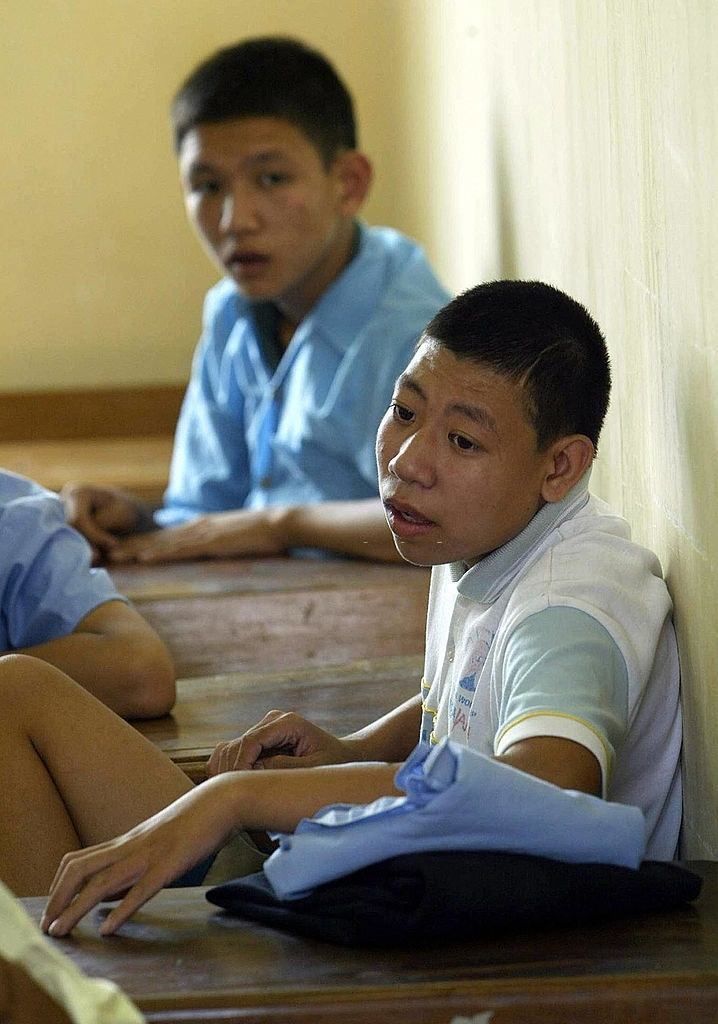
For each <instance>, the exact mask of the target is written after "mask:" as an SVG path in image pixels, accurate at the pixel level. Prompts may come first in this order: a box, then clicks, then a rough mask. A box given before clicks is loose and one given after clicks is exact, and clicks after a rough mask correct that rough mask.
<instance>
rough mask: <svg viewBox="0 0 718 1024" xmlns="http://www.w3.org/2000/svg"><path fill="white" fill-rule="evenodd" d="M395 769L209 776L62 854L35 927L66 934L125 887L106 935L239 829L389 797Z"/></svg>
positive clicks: (278, 827) (287, 823)
mask: <svg viewBox="0 0 718 1024" xmlns="http://www.w3.org/2000/svg"><path fill="white" fill-rule="evenodd" d="M396 768H397V766H396V765H383V764H382V765H373V764H372V765H355V764H351V765H337V766H332V767H328V768H308V769H299V770H296V771H288V772H280V773H277V772H228V773H226V774H224V775H220V776H218V777H217V778H215V779H210V780H209V781H208V782H205V783H203V784H202V785H201V786H198V787H197V788H196V789H194V790H192V791H191V792H190V793H186V794H185V795H184V796H183V797H180V798H179V800H175V802H174V803H172V804H170V805H169V807H166V808H165V809H164V810H162V811H160V812H159V813H158V814H155V815H154V816H153V817H152V818H149V819H148V820H147V821H145V822H142V824H140V825H138V826H137V827H136V828H134V829H132V830H131V831H130V832H127V833H125V835H124V836H120V837H118V838H117V839H113V840H110V841H109V842H107V843H102V844H101V845H99V846H95V847H92V848H91V849H89V850H79V851H76V852H74V853H70V854H67V855H66V856H65V857H64V858H63V860H62V862H61V864H60V867H59V869H58V872H57V874H56V876H55V879H54V881H53V883H52V887H51V889H50V897H49V900H48V904H47V908H46V910H45V915H44V917H43V920H42V922H41V926H42V928H43V929H44V930H45V931H49V932H50V934H51V935H55V936H60V935H66V934H67V933H68V932H69V931H71V930H72V928H74V926H75V924H77V922H78V921H79V920H80V918H81V917H83V916H84V915H85V914H86V913H87V912H88V910H90V909H91V908H92V907H94V906H95V905H96V904H97V903H99V902H100V901H101V900H103V899H107V898H110V897H112V896H114V895H116V894H117V893H120V892H123V891H125V890H129V891H128V892H127V895H126V896H125V897H124V898H123V900H122V902H121V903H120V904H119V906H117V907H116V908H114V909H113V910H112V912H111V913H110V914H109V916H108V917H107V919H106V920H105V922H104V923H103V925H102V927H101V929H100V930H101V933H102V934H103V935H110V934H112V933H113V932H114V931H116V930H117V928H119V926H120V925H121V924H122V923H123V922H124V921H126V920H127V918H128V917H130V915H131V914H133V913H134V912H135V911H136V910H137V909H138V908H139V907H140V906H142V904H143V903H145V902H146V901H147V900H148V899H150V897H152V896H153V895H154V894H155V893H156V892H158V891H159V890H160V889H161V888H162V887H163V886H165V885H166V884H167V883H168V882H170V881H171V880H172V879H174V878H176V877H177V876H178V875H180V874H181V873H182V872H183V871H184V870H186V868H187V865H188V864H193V863H197V862H198V861H200V860H201V859H202V858H203V857H205V856H207V855H208V854H209V853H210V852H211V851H212V850H215V849H217V848H218V847H219V846H221V845H222V844H223V843H225V842H226V841H227V840H228V839H229V838H230V837H231V836H232V835H233V834H234V833H235V832H237V831H238V830H239V829H240V828H244V829H247V830H249V831H261V830H270V831H292V830H293V829H295V828H296V826H297V824H298V822H299V821H300V820H301V818H304V817H309V816H311V815H313V814H315V813H316V812H317V811H318V810H319V809H320V808H321V807H324V806H325V805H326V804H331V803H337V802H339V801H349V802H351V803H367V802H369V801H372V800H375V799H377V798H378V797H380V796H385V795H388V794H397V793H398V790H396V789H395V787H394V781H393V779H394V774H395V772H396Z"/></svg>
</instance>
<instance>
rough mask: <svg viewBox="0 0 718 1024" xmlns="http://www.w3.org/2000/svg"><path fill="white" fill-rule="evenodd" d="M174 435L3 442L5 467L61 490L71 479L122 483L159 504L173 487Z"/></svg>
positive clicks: (0, 461) (0, 451)
mask: <svg viewBox="0 0 718 1024" xmlns="http://www.w3.org/2000/svg"><path fill="white" fill-rule="evenodd" d="M171 454H172V438H171V437H170V436H169V435H159V436H150V437H122V438H90V439H86V440H75V441H10V442H5V443H3V444H0V466H2V467H3V468H4V469H8V470H10V471H11V472H13V473H21V474H22V475H23V476H28V477H30V478H31V479H32V480H36V481H37V482H38V483H39V484H42V485H43V487H48V488H49V489H50V490H52V491H59V490H60V488H61V487H62V486H63V484H66V483H68V482H69V481H73V480H75V481H82V482H86V483H93V484H98V485H99V486H101V487H102V486H106V487H121V488H123V489H124V490H128V491H131V492H132V493H133V494H135V495H137V496H138V497H140V498H144V500H145V501H149V502H150V503H152V504H159V503H160V502H161V500H162V494H163V492H164V489H165V487H166V486H167V477H168V473H169V464H170V456H171Z"/></svg>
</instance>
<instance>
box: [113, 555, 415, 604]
mask: <svg viewBox="0 0 718 1024" xmlns="http://www.w3.org/2000/svg"><path fill="white" fill-rule="evenodd" d="M109 571H110V575H111V576H112V579H113V581H114V583H115V586H116V587H117V589H118V590H119V591H120V592H121V593H123V594H126V595H127V597H129V598H130V599H131V600H132V601H134V602H135V603H136V604H138V605H140V604H142V603H143V602H146V601H160V600H169V599H172V598H186V597H205V596H210V595H212V594H215V595H219V594H240V593H258V592H263V593H269V592H272V591H276V590H310V589H311V590H329V589H331V590H337V589H350V588H354V587H358V586H366V587H372V586H376V587H385V586H387V585H404V586H406V587H407V588H410V589H413V588H419V589H421V590H426V589H427V588H428V580H429V570H428V569H417V568H416V567H415V566H410V565H402V564H391V565H381V564H377V563H375V562H363V561H360V560H359V559H350V558H290V557H280V558H212V559H204V560H195V561H188V562H170V563H166V564H164V565H126V566H117V567H111V568H110V570H109Z"/></svg>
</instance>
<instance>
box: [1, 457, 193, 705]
mask: <svg viewBox="0 0 718 1024" xmlns="http://www.w3.org/2000/svg"><path fill="white" fill-rule="evenodd" d="M90 554H91V553H90V548H89V547H88V544H87V542H86V541H85V540H84V538H83V537H81V536H80V534H79V533H77V532H76V531H75V530H73V529H72V528H71V527H69V526H68V525H67V523H66V522H65V517H64V515H63V510H62V505H61V503H60V501H59V499H58V497H57V495H55V494H52V493H51V492H50V491H46V490H45V489H44V488H42V487H40V486H39V485H38V484H36V483H34V482H33V481H31V480H28V479H26V478H25V477H22V476H17V475H16V474H14V473H8V472H3V471H1V470H0V654H15V653H24V654H32V655H34V656H35V657H37V658H42V659H43V660H44V661H47V662H49V663H50V664H52V665H55V666H56V667H57V668H59V669H62V671H63V672H66V673H68V675H70V676H72V677H73V679H75V680H77V682H79V683H81V684H82V685H83V686H84V687H85V688H86V689H87V690H89V691H90V693H92V694H94V695H95V696H96V697H97V698H98V699H99V700H101V701H103V702H104V703H105V704H107V705H108V707H110V708H112V710H113V711H115V712H117V714H119V715H123V716H125V717H128V718H152V717H155V716H157V715H164V714H166V713H167V712H168V711H169V710H170V708H171V707H172V705H173V704H174V698H175V687H174V670H173V667H172V663H171V661H170V658H169V654H168V653H167V651H166V649H165V647H164V644H163V643H162V642H161V641H160V639H159V637H158V636H157V635H156V634H155V632H154V630H152V629H151V627H150V626H149V625H148V624H147V623H146V622H145V621H144V619H142V618H141V616H140V615H139V614H138V613H137V612H136V611H135V610H134V609H133V608H131V607H130V606H129V605H128V603H127V601H126V599H125V598H123V597H122V596H121V595H120V594H118V593H117V591H116V590H115V587H114V585H113V584H112V581H111V580H110V578H109V576H108V575H107V573H106V572H105V571H104V570H102V569H92V568H91V567H90Z"/></svg>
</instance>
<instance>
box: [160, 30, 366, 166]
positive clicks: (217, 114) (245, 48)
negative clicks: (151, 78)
mask: <svg viewBox="0 0 718 1024" xmlns="http://www.w3.org/2000/svg"><path fill="white" fill-rule="evenodd" d="M171 117H172V127H173V131H174V144H175V149H176V150H177V151H179V148H180V146H181V145H182V139H183V138H184V137H185V135H186V134H187V132H189V131H191V130H192V129H193V128H196V127H197V125H199V124H206V123H209V122H218V121H230V120H233V119H234V118H238V117H280V118H283V119H284V120H285V121H289V122H290V123H291V124H293V125H294V126H295V127H296V128H299V129H300V131H302V132H303V133H304V134H305V135H306V137H307V138H308V139H309V141H310V142H311V143H312V145H313V146H314V147H315V148H316V149H317V151H318V152H319V154H320V156H321V157H322V160H323V161H324V163H325V165H326V166H329V164H330V163H331V162H332V160H333V159H334V157H335V156H336V155H337V154H338V153H339V152H341V151H343V150H347V149H356V123H355V119H354V107H353V104H352V98H351V96H350V94H349V92H348V90H347V88H346V86H345V85H344V83H343V82H342V80H341V79H340V78H339V75H338V74H337V72H336V71H335V70H334V68H333V67H332V65H331V64H330V63H329V61H328V60H327V59H326V57H324V56H323V55H322V54H321V53H319V52H317V51H316V50H313V49H311V48H310V47H308V46H305V44H304V43H301V42H299V40H297V39H289V38H287V37H285V36H262V37H260V38H257V39H246V40H244V41H243V42H240V43H236V44H235V45H233V46H227V47H225V48H223V49H221V50H218V51H217V52H216V53H214V54H212V56H211V57H208V58H207V59H206V60H205V61H203V62H202V63H201V64H200V65H199V66H198V67H196V68H195V69H194V71H193V72H192V73H191V74H190V76H189V77H188V78H187V79H186V80H185V81H184V82H183V84H182V85H181V86H180V89H179V91H178V92H177V94H176V96H175V98H174V100H173V101H172V108H171Z"/></svg>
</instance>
